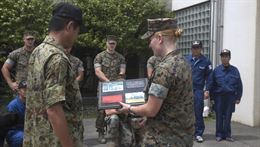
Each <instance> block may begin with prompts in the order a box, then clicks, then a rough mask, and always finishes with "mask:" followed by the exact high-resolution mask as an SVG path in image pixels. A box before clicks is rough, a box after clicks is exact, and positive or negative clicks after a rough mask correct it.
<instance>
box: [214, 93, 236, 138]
mask: <svg viewBox="0 0 260 147" xmlns="http://www.w3.org/2000/svg"><path fill="white" fill-rule="evenodd" d="M214 101H215V112H216V137H221V138H223V139H225V138H226V137H231V117H232V113H233V112H234V111H235V99H234V95H232V94H226V95H216V96H215V99H214Z"/></svg>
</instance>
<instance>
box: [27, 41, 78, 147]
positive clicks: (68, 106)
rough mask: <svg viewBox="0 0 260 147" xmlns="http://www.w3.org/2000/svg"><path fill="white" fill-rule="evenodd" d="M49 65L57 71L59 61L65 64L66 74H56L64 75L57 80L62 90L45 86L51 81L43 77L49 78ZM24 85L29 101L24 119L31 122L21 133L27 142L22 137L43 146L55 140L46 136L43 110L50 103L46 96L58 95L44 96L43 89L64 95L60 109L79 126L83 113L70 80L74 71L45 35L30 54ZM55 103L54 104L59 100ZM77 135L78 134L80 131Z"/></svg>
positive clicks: (47, 131) (61, 52)
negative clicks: (64, 101) (26, 81)
mask: <svg viewBox="0 0 260 147" xmlns="http://www.w3.org/2000/svg"><path fill="white" fill-rule="evenodd" d="M50 62H51V63H52V66H53V68H56V69H53V70H54V71H57V72H58V71H60V68H63V67H59V66H57V65H59V63H60V62H65V63H66V64H67V65H68V67H66V68H68V70H64V72H66V73H64V75H60V76H64V77H60V78H61V80H63V78H64V79H66V80H65V81H64V84H66V88H67V90H66V91H65V89H64V90H60V88H62V87H52V85H49V84H50V83H49V82H50V81H51V80H52V79H49V78H51V77H46V76H51V75H48V69H49V68H50V67H49V66H50V65H49V63H50ZM64 68H65V67H64ZM65 75H66V76H65ZM46 78H48V80H45V79H46ZM55 79H56V78H53V80H55ZM57 82H58V81H57ZM59 82H61V81H59ZM28 85H29V86H28V97H29V99H28V100H27V106H26V117H27V119H28V120H30V119H32V121H30V122H28V123H27V124H26V126H27V128H26V130H25V131H26V133H27V134H28V135H27V137H30V139H29V138H26V141H28V142H30V140H34V141H39V142H38V143H40V144H41V145H43V144H44V143H42V142H46V143H47V144H56V143H57V142H58V141H57V140H55V137H54V134H53V133H50V132H51V130H52V128H51V126H50V124H49V121H48V119H46V117H47V115H46V111H45V109H46V107H49V103H52V101H48V99H46V97H47V96H48V97H50V95H51V97H55V96H57V98H59V94H60V93H48V92H46V91H45V90H47V89H46V88H50V89H52V90H54V91H53V92H55V89H56V90H57V91H59V92H64V93H65V95H66V98H67V99H66V103H64V105H63V109H64V112H65V114H66V119H67V121H68V122H71V123H72V122H75V123H78V124H80V123H81V120H82V118H81V117H82V115H83V114H82V103H81V99H79V98H81V94H80V93H79V91H77V90H79V87H78V83H76V80H75V78H74V72H73V71H72V69H71V66H70V61H69V59H68V58H67V56H66V55H65V53H64V52H63V51H62V50H61V49H59V46H57V44H55V42H54V40H53V38H51V37H50V36H47V37H46V38H45V40H44V42H43V43H42V44H40V45H39V46H38V47H36V48H35V50H34V52H33V53H32V55H31V58H30V61H29V71H28ZM56 100H57V101H58V100H59V99H56ZM76 114H77V115H76ZM34 124H35V125H34ZM75 125H76V124H75ZM70 131H74V130H70ZM80 131H83V130H80ZM78 133H79V134H80V132H78ZM74 137H76V136H74ZM42 138H44V139H43V140H42V142H41V141H40V140H41V139H42ZM27 139H28V140H27ZM36 144H37V143H36Z"/></svg>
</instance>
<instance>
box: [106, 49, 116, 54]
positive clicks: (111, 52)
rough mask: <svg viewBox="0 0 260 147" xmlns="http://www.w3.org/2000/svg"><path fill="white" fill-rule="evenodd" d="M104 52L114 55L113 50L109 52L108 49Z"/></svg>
mask: <svg viewBox="0 0 260 147" xmlns="http://www.w3.org/2000/svg"><path fill="white" fill-rule="evenodd" d="M106 51H107V52H108V53H109V54H114V53H115V50H113V51H110V50H109V49H106Z"/></svg>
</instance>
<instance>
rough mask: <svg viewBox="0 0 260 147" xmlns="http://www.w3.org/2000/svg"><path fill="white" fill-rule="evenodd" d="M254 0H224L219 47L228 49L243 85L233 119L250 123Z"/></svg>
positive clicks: (253, 58) (252, 95) (254, 34)
mask: <svg viewBox="0 0 260 147" xmlns="http://www.w3.org/2000/svg"><path fill="white" fill-rule="evenodd" d="M256 6H257V0H225V3H224V25H223V26H224V28H223V29H224V30H223V48H227V49H230V50H231V64H233V65H235V66H236V67H237V68H238V69H239V71H240V74H241V78H242V82H243V85H244V91H243V96H242V99H241V103H240V104H239V105H237V107H236V112H235V113H234V115H233V120H234V121H237V122H241V123H243V124H247V125H250V126H254V125H255V124H254V110H255V106H254V102H255V99H256V97H255V90H256V89H255V88H254V86H255V85H254V84H255V80H256V79H255V55H256Z"/></svg>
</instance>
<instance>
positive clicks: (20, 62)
mask: <svg viewBox="0 0 260 147" xmlns="http://www.w3.org/2000/svg"><path fill="white" fill-rule="evenodd" d="M30 55H31V52H30V51H27V50H26V49H25V47H22V48H19V49H17V50H14V51H13V52H11V53H10V54H9V55H8V59H11V60H12V61H13V62H14V64H15V65H14V66H15V72H16V75H15V80H16V81H17V82H18V83H19V82H20V81H26V79H27V71H28V62H29V58H30Z"/></svg>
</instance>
